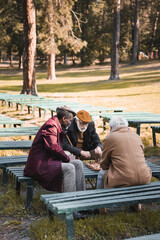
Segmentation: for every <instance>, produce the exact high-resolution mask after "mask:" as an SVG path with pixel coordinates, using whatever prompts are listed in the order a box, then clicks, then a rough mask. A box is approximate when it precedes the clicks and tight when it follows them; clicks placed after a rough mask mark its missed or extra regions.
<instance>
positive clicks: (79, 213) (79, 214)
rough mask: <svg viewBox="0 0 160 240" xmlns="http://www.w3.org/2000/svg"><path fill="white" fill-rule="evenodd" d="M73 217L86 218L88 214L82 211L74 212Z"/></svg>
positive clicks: (77, 218) (76, 218)
mask: <svg viewBox="0 0 160 240" xmlns="http://www.w3.org/2000/svg"><path fill="white" fill-rule="evenodd" d="M73 217H74V219H75V220H79V219H84V218H87V217H88V215H87V214H85V213H82V212H74V213H73Z"/></svg>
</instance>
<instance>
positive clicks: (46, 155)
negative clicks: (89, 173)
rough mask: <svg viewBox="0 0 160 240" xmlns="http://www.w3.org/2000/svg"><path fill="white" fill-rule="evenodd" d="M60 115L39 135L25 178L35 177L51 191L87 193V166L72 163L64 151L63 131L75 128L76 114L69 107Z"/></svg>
mask: <svg viewBox="0 0 160 240" xmlns="http://www.w3.org/2000/svg"><path fill="white" fill-rule="evenodd" d="M56 112H57V115H56V116H53V117H52V118H50V119H49V120H48V121H47V122H46V123H44V124H43V126H42V127H41V128H40V130H39V131H38V133H37V135H36V137H35V139H34V141H33V144H32V147H31V149H30V152H29V156H28V159H27V163H26V166H25V169H24V175H25V176H30V177H33V178H34V179H35V180H37V181H38V182H39V183H40V185H41V186H42V187H44V188H45V189H47V190H51V191H56V192H62V190H63V191H64V192H71V191H78V190H84V189H85V181H84V172H83V163H82V162H81V161H80V160H77V159H74V160H72V159H71V158H72V157H69V156H67V155H66V154H65V152H64V151H63V149H62V140H63V138H64V136H65V132H64V130H63V129H65V128H67V127H68V126H69V125H70V124H71V121H72V119H73V116H75V112H74V111H72V110H71V109H70V108H69V107H67V106H62V107H58V108H57V109H56ZM62 183H63V184H62ZM62 186H63V187H62Z"/></svg>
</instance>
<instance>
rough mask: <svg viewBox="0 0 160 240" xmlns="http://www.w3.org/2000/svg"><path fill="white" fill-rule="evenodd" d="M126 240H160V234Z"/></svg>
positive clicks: (127, 239)
mask: <svg viewBox="0 0 160 240" xmlns="http://www.w3.org/2000/svg"><path fill="white" fill-rule="evenodd" d="M124 240H160V233H157V234H150V235H145V236H141V237H134V238H125V239H124Z"/></svg>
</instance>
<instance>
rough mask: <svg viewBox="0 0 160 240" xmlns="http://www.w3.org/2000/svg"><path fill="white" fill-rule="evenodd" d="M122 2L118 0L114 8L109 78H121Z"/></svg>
mask: <svg viewBox="0 0 160 240" xmlns="http://www.w3.org/2000/svg"><path fill="white" fill-rule="evenodd" d="M120 4H121V1H120V0H117V3H116V7H115V9H114V19H113V32H112V47H111V75H110V78H109V80H116V79H120V78H119V42H120Z"/></svg>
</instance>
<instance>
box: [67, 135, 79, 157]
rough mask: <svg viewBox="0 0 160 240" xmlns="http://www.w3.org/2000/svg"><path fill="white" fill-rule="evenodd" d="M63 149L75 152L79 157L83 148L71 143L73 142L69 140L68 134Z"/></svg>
mask: <svg viewBox="0 0 160 240" xmlns="http://www.w3.org/2000/svg"><path fill="white" fill-rule="evenodd" d="M63 150H64V151H69V152H70V153H72V154H74V155H75V156H77V157H79V156H80V151H81V149H80V148H77V147H74V146H73V145H71V143H70V142H69V140H68V139H67V137H66V136H65V137H64V139H63Z"/></svg>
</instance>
